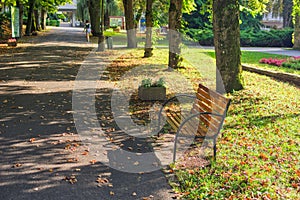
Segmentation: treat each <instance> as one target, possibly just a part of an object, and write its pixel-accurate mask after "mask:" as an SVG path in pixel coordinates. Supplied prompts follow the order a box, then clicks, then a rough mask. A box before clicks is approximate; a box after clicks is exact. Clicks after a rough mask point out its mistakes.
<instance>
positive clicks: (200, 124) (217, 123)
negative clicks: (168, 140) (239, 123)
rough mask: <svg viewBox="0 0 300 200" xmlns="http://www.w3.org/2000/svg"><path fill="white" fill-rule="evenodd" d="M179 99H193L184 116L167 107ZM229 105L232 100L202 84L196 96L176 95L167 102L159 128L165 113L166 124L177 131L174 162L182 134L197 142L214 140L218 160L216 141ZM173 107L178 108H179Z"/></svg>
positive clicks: (214, 153)
mask: <svg viewBox="0 0 300 200" xmlns="http://www.w3.org/2000/svg"><path fill="white" fill-rule="evenodd" d="M178 98H193V99H192V101H193V105H191V106H190V107H191V108H190V109H189V111H188V112H187V113H185V114H183V111H182V110H179V109H177V110H176V109H175V110H174V109H172V108H170V107H169V108H168V107H167V105H170V103H172V102H174V101H175V100H178ZM177 102H178V101H177ZM229 105H230V99H228V98H225V97H224V96H223V95H221V94H219V93H217V92H215V91H213V90H210V89H208V88H207V87H205V86H203V85H201V84H199V88H198V91H197V93H196V94H195V95H194V96H189V95H176V96H174V97H172V98H170V99H168V100H167V101H165V102H164V103H163V106H162V108H161V109H160V112H159V117H158V121H159V124H158V126H159V127H160V123H161V118H162V113H163V111H165V115H166V116H165V117H166V122H167V123H168V124H169V125H170V126H171V127H172V128H173V129H174V130H175V131H176V135H175V140H174V150H173V161H175V160H176V148H177V143H178V137H179V135H180V134H183V135H184V136H192V137H193V138H194V141H196V142H197V140H203V139H209V140H212V142H213V156H214V159H216V139H217V137H218V135H219V133H220V130H221V129H222V126H223V122H224V119H225V117H226V113H227V110H228V108H229ZM173 107H177V108H178V106H173ZM158 136H159V133H158Z"/></svg>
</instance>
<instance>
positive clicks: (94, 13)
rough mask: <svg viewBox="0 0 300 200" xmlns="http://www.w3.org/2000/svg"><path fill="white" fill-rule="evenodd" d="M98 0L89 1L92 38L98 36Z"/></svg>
mask: <svg viewBox="0 0 300 200" xmlns="http://www.w3.org/2000/svg"><path fill="white" fill-rule="evenodd" d="M99 11H100V0H90V1H89V12H90V18H91V28H92V34H93V35H94V36H99V35H100V12H99Z"/></svg>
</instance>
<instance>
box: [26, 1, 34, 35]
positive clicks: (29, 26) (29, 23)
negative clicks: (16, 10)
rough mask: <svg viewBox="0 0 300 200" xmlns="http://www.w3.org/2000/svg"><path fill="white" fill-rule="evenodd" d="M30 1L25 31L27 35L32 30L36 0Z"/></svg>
mask: <svg viewBox="0 0 300 200" xmlns="http://www.w3.org/2000/svg"><path fill="white" fill-rule="evenodd" d="M28 3H29V9H28V18H27V25H26V31H25V35H27V36H29V35H30V34H31V30H32V23H33V9H34V4H35V0H29V2H28Z"/></svg>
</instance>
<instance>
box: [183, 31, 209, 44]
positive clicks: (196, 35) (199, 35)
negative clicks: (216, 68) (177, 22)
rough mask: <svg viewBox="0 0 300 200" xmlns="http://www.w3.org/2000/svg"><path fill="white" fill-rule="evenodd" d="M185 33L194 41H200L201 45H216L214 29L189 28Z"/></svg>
mask: <svg viewBox="0 0 300 200" xmlns="http://www.w3.org/2000/svg"><path fill="white" fill-rule="evenodd" d="M185 33H186V35H188V36H189V37H190V38H191V39H192V40H193V41H197V42H199V44H200V45H209V46H211V45H214V34H213V31H212V29H209V28H204V29H188V30H187V31H186V32H185Z"/></svg>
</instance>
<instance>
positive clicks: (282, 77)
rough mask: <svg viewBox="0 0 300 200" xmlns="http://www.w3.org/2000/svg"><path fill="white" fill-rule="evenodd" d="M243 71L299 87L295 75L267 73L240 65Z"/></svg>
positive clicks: (266, 71)
mask: <svg viewBox="0 0 300 200" xmlns="http://www.w3.org/2000/svg"><path fill="white" fill-rule="evenodd" d="M242 67H243V70H245V71H249V72H254V73H257V74H261V75H266V76H269V77H272V78H275V79H277V80H280V81H286V82H290V83H293V84H295V85H296V86H300V76H299V75H296V74H290V73H284V72H276V71H269V70H265V69H260V68H257V67H252V66H249V65H246V64H242Z"/></svg>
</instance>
